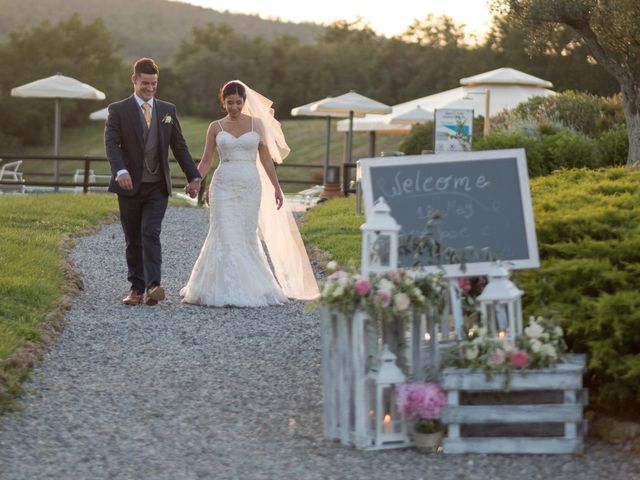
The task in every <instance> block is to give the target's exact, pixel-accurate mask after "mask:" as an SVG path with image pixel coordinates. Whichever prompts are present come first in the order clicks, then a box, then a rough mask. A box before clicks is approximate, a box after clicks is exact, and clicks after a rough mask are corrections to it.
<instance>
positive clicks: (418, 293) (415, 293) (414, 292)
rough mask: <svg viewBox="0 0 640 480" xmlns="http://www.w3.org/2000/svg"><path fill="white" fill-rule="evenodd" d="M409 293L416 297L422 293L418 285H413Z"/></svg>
mask: <svg viewBox="0 0 640 480" xmlns="http://www.w3.org/2000/svg"><path fill="white" fill-rule="evenodd" d="M411 294H412V295H413V296H414V297H418V296H420V295H422V292H421V291H420V289H419V288H418V287H413V288H412V289H411Z"/></svg>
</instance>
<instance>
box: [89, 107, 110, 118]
mask: <svg viewBox="0 0 640 480" xmlns="http://www.w3.org/2000/svg"><path fill="white" fill-rule="evenodd" d="M108 114H109V107H104V108H103V109H101V110H96V111H95V112H92V113H90V114H89V120H102V121H104V120H106V119H107V115H108Z"/></svg>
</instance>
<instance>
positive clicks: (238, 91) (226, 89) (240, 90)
mask: <svg viewBox="0 0 640 480" xmlns="http://www.w3.org/2000/svg"><path fill="white" fill-rule="evenodd" d="M229 95H240V96H241V97H242V99H243V100H246V99H247V90H246V89H245V88H244V85H242V84H241V83H238V82H227V83H225V84H224V86H223V87H222V88H221V89H220V104H222V105H224V99H225V98H227V97H228V96H229Z"/></svg>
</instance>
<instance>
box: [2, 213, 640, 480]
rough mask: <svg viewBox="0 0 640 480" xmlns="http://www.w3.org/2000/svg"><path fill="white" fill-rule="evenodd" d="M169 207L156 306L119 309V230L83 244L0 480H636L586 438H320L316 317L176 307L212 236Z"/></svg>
mask: <svg viewBox="0 0 640 480" xmlns="http://www.w3.org/2000/svg"><path fill="white" fill-rule="evenodd" d="M207 222H208V219H207V215H206V212H205V211H203V210H198V209H184V208H170V209H169V211H168V212H167V217H166V219H165V222H164V232H163V248H164V253H163V257H164V261H165V265H164V278H165V280H164V285H165V287H166V289H167V292H168V299H167V301H165V302H164V303H162V304H161V305H160V306H158V307H147V306H141V307H125V306H123V305H121V304H120V299H121V297H122V296H123V294H124V293H126V292H125V290H126V287H127V285H126V282H125V278H126V272H125V265H124V253H123V248H124V246H123V239H122V232H121V230H120V227H119V225H110V226H106V227H105V228H104V229H102V231H101V232H100V233H99V234H97V235H94V236H91V237H87V238H83V239H80V240H79V241H78V244H77V246H76V248H75V250H74V253H73V261H74V262H75V264H76V266H77V269H78V270H79V271H81V272H82V273H83V274H84V278H85V290H84V291H83V292H82V294H81V295H80V296H79V297H77V298H76V299H75V301H74V303H73V306H72V308H71V310H70V311H69V312H68V314H67V320H68V324H67V326H66V328H65V330H64V331H63V333H62V334H61V335H60V338H59V341H58V342H57V343H56V344H55V345H54V346H53V347H52V348H51V349H50V351H49V352H48V353H47V355H46V356H45V359H44V361H43V362H42V364H41V365H40V366H39V367H38V368H36V370H35V371H34V374H33V379H32V380H31V381H30V382H28V383H27V385H26V386H27V389H28V391H29V394H28V395H26V396H25V397H24V398H23V399H22V400H21V405H22V408H21V409H20V411H18V412H17V413H14V414H9V415H5V416H4V417H3V418H0V478H1V479H3V480H9V479H20V480H23V479H24V480H27V479H28V480H32V479H56V480H61V479H64V480H67V479H145V480H146V479H153V480H156V479H171V480H176V479H216V480H218V479H220V480H224V479H292V480H294V479H295V480H299V479H310V480H311V479H402V480H411V479H438V480H448V479H490V480H497V479H512V478H516V479H521V478H526V479H580V480H588V479H602V478H606V479H625V480H627V479H633V478H640V458H639V457H637V456H634V455H633V454H631V453H630V452H628V451H625V450H624V449H622V448H620V447H615V446H612V445H608V444H605V443H601V442H596V441H593V440H589V441H588V443H587V447H586V450H585V454H584V455H583V456H567V455H559V456H533V455H527V456H525V455H512V456H506V455H492V456H488V455H442V454H437V455H424V454H419V453H417V452H415V451H413V450H404V451H402V450H391V451H385V452H362V451H357V450H353V449H349V448H345V447H343V446H341V445H339V444H336V443H331V442H327V441H325V440H324V439H323V438H322V421H321V420H322V419H321V409H322V405H321V389H320V376H319V375H320V348H319V344H320V339H319V326H318V322H319V318H318V315H317V314H304V313H303V305H302V304H300V303H292V304H290V305H287V306H284V307H270V308H261V309H219V308H204V307H196V306H189V305H183V304H181V303H180V300H179V297H178V293H177V292H178V290H179V288H180V287H181V286H182V285H183V284H184V282H186V280H187V276H188V274H189V271H190V268H191V266H192V265H193V262H194V261H195V258H196V256H197V253H198V250H199V247H200V245H201V242H202V240H203V238H204V235H205V233H206V229H207Z"/></svg>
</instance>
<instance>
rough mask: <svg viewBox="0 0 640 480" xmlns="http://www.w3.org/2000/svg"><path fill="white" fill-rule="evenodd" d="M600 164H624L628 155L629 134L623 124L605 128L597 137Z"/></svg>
mask: <svg viewBox="0 0 640 480" xmlns="http://www.w3.org/2000/svg"><path fill="white" fill-rule="evenodd" d="M598 147H599V149H600V165H602V166H603V167H605V166H607V167H608V166H615V165H625V164H626V163H627V156H628V155H629V135H628V132H627V129H626V128H625V127H624V126H617V127H615V128H612V129H611V130H607V131H606V132H604V133H603V134H602V135H600V136H599V137H598Z"/></svg>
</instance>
